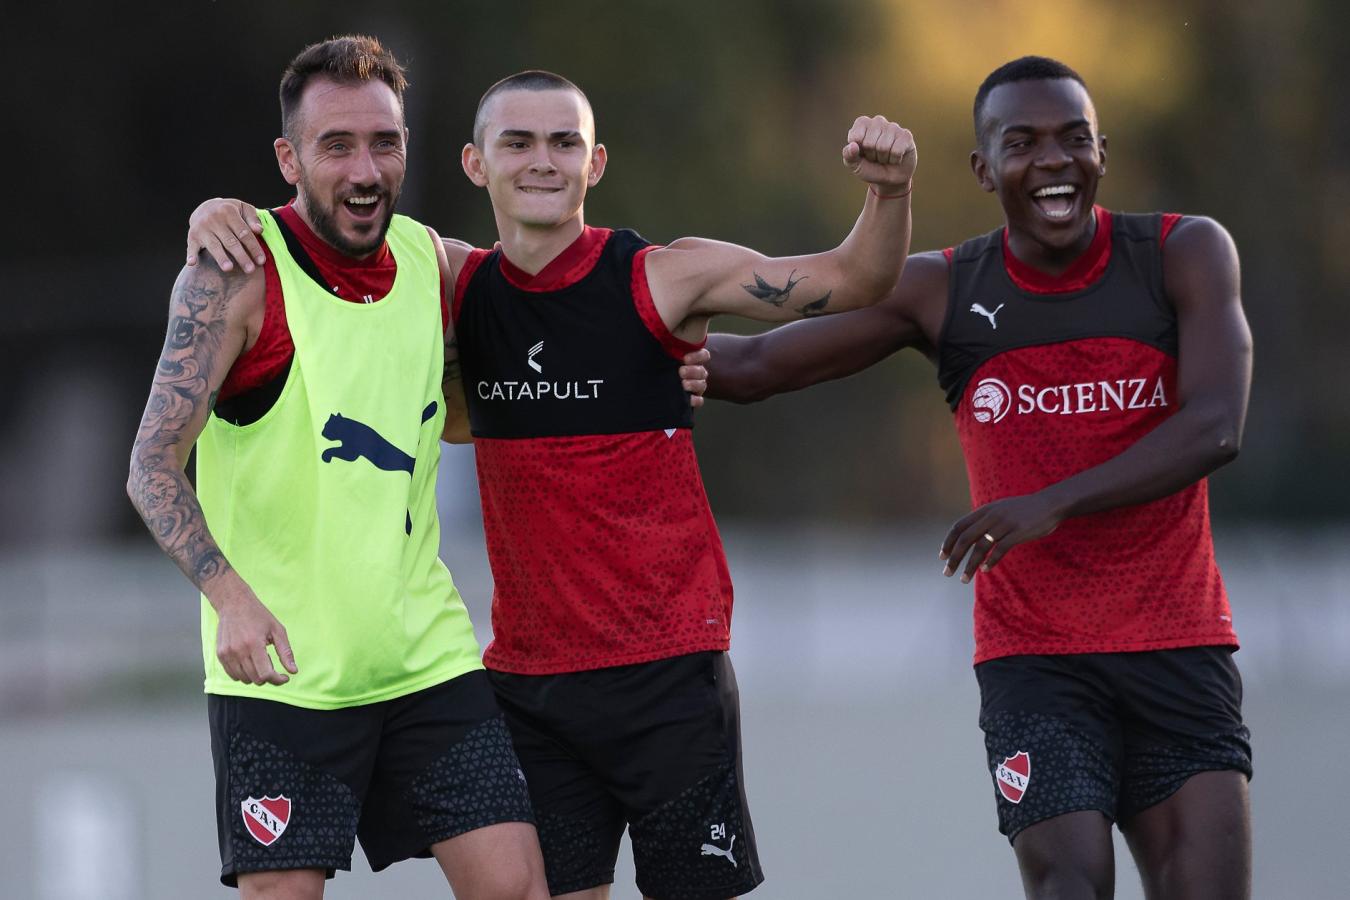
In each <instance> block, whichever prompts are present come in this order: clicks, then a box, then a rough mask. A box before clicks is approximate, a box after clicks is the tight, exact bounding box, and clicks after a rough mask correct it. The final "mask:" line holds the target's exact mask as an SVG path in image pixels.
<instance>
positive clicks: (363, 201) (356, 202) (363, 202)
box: [347, 197, 380, 206]
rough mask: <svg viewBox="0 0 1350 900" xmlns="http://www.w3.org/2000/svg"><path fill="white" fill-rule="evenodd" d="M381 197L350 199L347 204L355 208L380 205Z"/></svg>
mask: <svg viewBox="0 0 1350 900" xmlns="http://www.w3.org/2000/svg"><path fill="white" fill-rule="evenodd" d="M379 200H380V198H379V197H348V198H347V202H348V203H350V204H352V205H353V206H369V205H371V204H372V203H378V202H379Z"/></svg>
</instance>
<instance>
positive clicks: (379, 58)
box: [281, 34, 408, 141]
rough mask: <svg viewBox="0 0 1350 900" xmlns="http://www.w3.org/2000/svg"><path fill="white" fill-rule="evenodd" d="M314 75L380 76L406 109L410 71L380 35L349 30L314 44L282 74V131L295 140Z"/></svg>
mask: <svg viewBox="0 0 1350 900" xmlns="http://www.w3.org/2000/svg"><path fill="white" fill-rule="evenodd" d="M314 78H327V79H330V80H332V81H336V82H337V83H338V84H360V83H362V82H365V81H374V80H376V79H378V80H380V81H383V82H384V83H385V84H387V85H389V89H390V90H392V91H393V92H394V96H396V97H398V108H399V112H400V113H401V112H402V111H403V91H404V90H405V89H407V87H408V75H407V72H406V71H405V70H404V68H403V66H402V65H401V64H400V63H399V61H398V60H397V59H395V58H394V54H393V52H392V51H390V50H389V49H388V48H387V47H385V46H384V45H383V44H381V43H380V41H379V39H378V38H373V37H370V36H369V35H364V34H347V35H342V36H341V37H335V38H329V39H328V40H326V41H323V42H321V43H318V44H310V45H309V46H308V47H306V48H305V49H304V50H301V51H300V53H299V54H298V55H297V56H296V57H295V59H293V60H291V62H290V65H288V66H286V71H285V72H283V73H282V74H281V134H282V136H283V137H285V138H286V139H287V140H288V141H293V140H295V137H296V134H295V129H296V126H297V122H296V119H297V116H296V113H297V111H298V110H299V108H300V97H301V95H302V94H304V92H305V85H307V84H309V82H310V81H311V80H312V79H314Z"/></svg>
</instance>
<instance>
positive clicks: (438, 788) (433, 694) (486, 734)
mask: <svg viewBox="0 0 1350 900" xmlns="http://www.w3.org/2000/svg"><path fill="white" fill-rule="evenodd" d="M207 713H208V715H209V717H210V720H211V755H212V757H213V758H214V760H215V767H216V828H217V833H218V836H219V838H220V862H221V870H220V880H221V882H222V883H223V884H226V885H229V886H231V887H234V886H236V876H238V875H240V874H242V873H245V872H266V871H273V870H279V869H326V870H327V874H328V877H330V878H331V877H332V876H333V872H334V871H335V870H336V869H347V870H350V869H351V866H352V844H353V839H354V838H355V837H360V839H361V847H362V849H363V850H365V853H366V859H367V860H368V861H369V862H370V867H371V868H372V869H374V870H375V871H377V872H378V871H379V870H380V869H383V868H385V867H386V866H389V865H390V864H392V863H396V862H398V861H399V860H403V859H407V858H409V857H412V856H430V855H431V851H430V848H431V845H432V844H435V843H438V842H440V841H444V840H447V839H449V838H452V837H454V836H456V835H459V834H463V833H464V832H466V831H472V830H474V829H476V828H482V827H485V826H487V825H494V824H497V823H499V822H533V821H534V816H533V814H532V812H531V810H530V801H529V794H528V791H527V790H526V788H525V776H524V775H523V774H522V772H521V770H520V765H519V763H518V762H517V761H516V755H515V752H514V751H513V750H512V749H511V738H510V735H509V734H508V733H507V730H506V724H505V722H504V721H503V719H502V716H501V712H500V710H499V709H498V708H497V703H496V701H495V700H494V699H493V695H492V689H491V686H490V685H489V684H488V680H487V676H486V675H485V674H484V673H483V672H482V671H481V670H479V671H474V672H469V673H468V674H465V675H461V676H460V677H458V678H454V679H452V680H450V681H447V682H445V683H443V684H439V685H436V686H434V687H430V688H427V689H425V690H421V691H417V692H416V693H413V694H408V695H407V696H404V697H397V698H395V699H393V700H385V701H382V702H379V703H369V704H365V705H362V706H351V707H347V708H345V709H331V710H316V709H304V708H301V707H298V706H290V705H288V704H285V703H278V702H275V701H272V700H256V699H253V698H247V697H228V696H221V695H215V694H209V695H207Z"/></svg>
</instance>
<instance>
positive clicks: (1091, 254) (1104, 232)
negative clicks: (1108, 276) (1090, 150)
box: [1003, 206, 1111, 294]
mask: <svg viewBox="0 0 1350 900" xmlns="http://www.w3.org/2000/svg"><path fill="white" fill-rule="evenodd" d="M1093 209H1094V210H1095V211H1096V213H1097V233H1096V234H1094V235H1093V236H1092V243H1091V244H1089V245H1088V248H1087V249H1086V250H1084V251H1083V254H1082V255H1081V256H1079V257H1078V258H1077V259H1075V260H1074V261H1073V262H1072V263H1071V264H1070V265H1069V267H1068V268H1067V269H1065V270H1064V274H1062V275H1058V276H1056V275H1047V274H1046V273H1044V272H1042V271H1041V270H1040V269H1036V268H1033V267H1032V266H1029V265H1027V264H1026V263H1024V262H1022V261H1021V260H1020V259H1018V258H1017V257H1016V256H1013V253H1012V251H1011V250H1010V249H1008V229H1007V228H1004V229H1003V267H1004V268H1005V269H1007V270H1008V277H1009V278H1011V279H1012V281H1013V284H1015V285H1017V286H1018V287H1019V288H1021V289H1022V290H1024V291H1028V292H1029V293H1033V294H1063V293H1067V292H1069V291H1081V290H1083V289H1084V288H1085V287H1087V286H1088V285H1090V284H1092V283H1093V282H1094V281H1096V280H1097V279H1098V278H1100V277H1101V276H1102V273H1103V272H1105V271H1106V264H1107V263H1108V262H1110V261H1111V211H1110V210H1108V209H1105V208H1103V207H1101V206H1094V207H1093Z"/></svg>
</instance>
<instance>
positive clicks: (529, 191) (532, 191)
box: [516, 185, 562, 194]
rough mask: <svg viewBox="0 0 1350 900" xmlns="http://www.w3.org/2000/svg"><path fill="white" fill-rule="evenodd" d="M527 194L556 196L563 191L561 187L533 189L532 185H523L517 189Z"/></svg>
mask: <svg viewBox="0 0 1350 900" xmlns="http://www.w3.org/2000/svg"><path fill="white" fill-rule="evenodd" d="M516 190H518V191H522V192H523V193H526V194H556V193H558V192H559V191H561V190H562V188H560V187H533V186H530V185H521V186H520V187H518V188H516Z"/></svg>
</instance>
